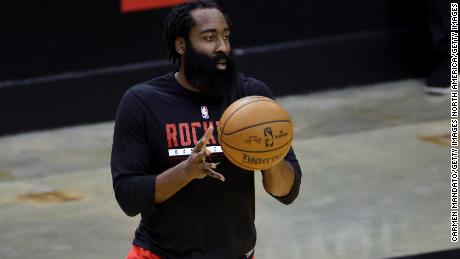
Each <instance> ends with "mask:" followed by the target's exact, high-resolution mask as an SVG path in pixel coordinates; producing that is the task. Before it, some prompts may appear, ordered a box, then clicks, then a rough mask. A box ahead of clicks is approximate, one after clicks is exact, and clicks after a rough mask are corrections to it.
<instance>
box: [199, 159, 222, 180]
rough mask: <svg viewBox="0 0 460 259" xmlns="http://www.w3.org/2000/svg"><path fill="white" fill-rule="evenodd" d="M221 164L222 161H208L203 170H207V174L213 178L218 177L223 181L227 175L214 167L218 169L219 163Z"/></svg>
mask: <svg viewBox="0 0 460 259" xmlns="http://www.w3.org/2000/svg"><path fill="white" fill-rule="evenodd" d="M218 164H220V163H206V164H204V165H203V170H204V171H205V172H206V174H207V175H208V176H210V177H213V178H216V179H218V180H221V181H222V182H224V181H225V177H224V176H223V175H222V174H220V173H218V172H216V171H214V170H213V169H216V168H217V165H218Z"/></svg>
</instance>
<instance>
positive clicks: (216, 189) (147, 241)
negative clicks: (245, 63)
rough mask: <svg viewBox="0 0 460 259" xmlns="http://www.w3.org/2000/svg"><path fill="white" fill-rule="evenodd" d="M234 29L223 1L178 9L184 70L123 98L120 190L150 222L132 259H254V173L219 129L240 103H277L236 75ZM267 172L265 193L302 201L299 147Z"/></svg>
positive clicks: (115, 160)
mask: <svg viewBox="0 0 460 259" xmlns="http://www.w3.org/2000/svg"><path fill="white" fill-rule="evenodd" d="M229 24H230V23H229V21H228V18H227V17H226V16H225V15H224V14H223V12H222V11H221V9H220V8H219V7H218V6H217V5H216V4H215V3H214V2H209V1H196V2H187V3H185V4H182V5H179V6H177V7H175V8H174V9H173V10H172V11H171V12H170V14H169V15H168V17H167V18H166V23H165V27H166V28H165V40H166V44H167V47H168V52H169V57H170V59H171V60H172V61H173V62H174V63H175V62H178V63H179V67H178V70H176V71H174V72H172V73H168V74H166V75H164V76H160V77H158V78H155V79H153V80H151V81H148V82H145V83H142V84H139V85H136V86H134V87H132V88H130V89H129V90H128V91H127V92H126V93H125V95H124V96H123V98H122V101H121V103H120V106H119V108H118V111H117V118H116V121H115V129H114V137H113V147H112V158H111V169H112V179H113V188H114V191H115V197H116V199H117V201H118V203H119V205H120V207H121V208H122V210H123V211H124V212H125V213H126V214H127V215H129V216H135V215H137V214H139V213H141V215H142V219H141V221H140V224H139V227H138V228H137V230H136V233H135V237H134V241H133V247H132V249H131V250H130V252H129V254H128V258H129V259H134V258H209V259H211V258H212V259H216V258H219V259H226V258H228V259H238V258H253V253H254V246H255V243H256V230H255V226H254V217H255V211H254V203H255V201H254V199H255V198H254V196H255V195H254V173H253V172H249V171H246V170H243V169H241V168H239V167H237V166H235V165H233V164H232V163H231V162H229V160H227V159H226V158H225V156H224V155H223V153H222V149H221V148H220V146H219V144H218V143H217V141H216V140H217V131H215V130H214V128H215V127H217V128H218V127H219V118H220V116H221V114H222V113H223V111H224V110H225V109H226V108H227V107H228V106H229V105H230V104H231V103H232V102H234V101H235V100H237V99H239V98H242V97H244V96H249V95H263V96H267V97H271V98H273V95H272V94H271V92H270V91H269V89H268V88H267V87H266V86H265V84H264V83H262V82H260V81H258V80H256V79H253V78H249V77H245V76H244V75H242V74H238V73H236V70H235V65H234V62H233V60H232V58H231V55H230V53H231V49H230V43H229V37H230V26H229ZM199 136H203V137H202V138H198V137H199ZM262 174H263V185H264V187H265V190H266V191H267V192H268V193H269V194H270V195H272V196H273V197H275V198H276V199H278V200H279V201H280V202H282V203H285V204H289V203H291V202H292V201H293V200H294V199H295V198H296V197H297V195H298V192H299V186H300V178H301V171H300V167H299V164H298V162H297V159H296V157H295V155H294V152H293V151H292V149H291V150H290V152H289V153H288V154H287V155H286V157H285V159H284V160H283V161H282V162H280V163H279V164H277V165H275V166H274V167H273V168H270V169H267V170H264V171H263V172H262Z"/></svg>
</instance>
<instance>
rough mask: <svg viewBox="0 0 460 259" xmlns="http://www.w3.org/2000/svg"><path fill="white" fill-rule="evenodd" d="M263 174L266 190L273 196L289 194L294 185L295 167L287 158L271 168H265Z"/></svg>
mask: <svg viewBox="0 0 460 259" xmlns="http://www.w3.org/2000/svg"><path fill="white" fill-rule="evenodd" d="M262 175H263V185H264V188H265V190H266V191H267V192H268V193H270V194H272V195H273V196H277V197H283V196H286V195H288V194H289V192H290V191H291V189H292V187H293V185H294V179H295V172H294V168H292V166H291V165H290V164H289V163H288V162H286V161H285V160H283V161H281V162H280V163H278V164H277V165H275V166H274V167H272V168H270V169H267V170H263V171H262Z"/></svg>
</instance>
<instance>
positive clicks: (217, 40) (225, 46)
mask: <svg viewBox="0 0 460 259" xmlns="http://www.w3.org/2000/svg"><path fill="white" fill-rule="evenodd" d="M190 15H191V16H192V18H193V20H194V21H195V26H193V28H192V29H191V31H190V34H189V39H188V41H189V42H190V43H191V45H192V46H193V48H194V49H195V50H196V52H198V53H201V54H205V55H207V56H208V57H210V58H211V57H214V56H215V55H216V54H218V53H220V55H222V54H224V55H225V56H228V55H229V54H230V52H231V49H230V42H229V38H230V28H229V26H228V24H227V20H226V19H225V17H224V15H223V14H222V13H221V12H220V11H219V10H218V9H214V8H206V9H196V10H193V11H192V12H191V13H190ZM186 47H188V46H186ZM216 68H217V69H219V70H225V69H226V68H227V64H226V60H225V59H224V58H222V59H220V60H218V61H217V63H216Z"/></svg>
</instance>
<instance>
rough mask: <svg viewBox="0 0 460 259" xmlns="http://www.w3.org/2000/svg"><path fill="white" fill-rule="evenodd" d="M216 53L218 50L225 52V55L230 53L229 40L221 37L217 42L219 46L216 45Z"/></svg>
mask: <svg viewBox="0 0 460 259" xmlns="http://www.w3.org/2000/svg"><path fill="white" fill-rule="evenodd" d="M215 52H216V53H218V52H222V53H224V54H225V55H228V54H229V52H230V43H229V42H228V40H224V39H220V40H219V41H218V42H217V47H216V51H215Z"/></svg>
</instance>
